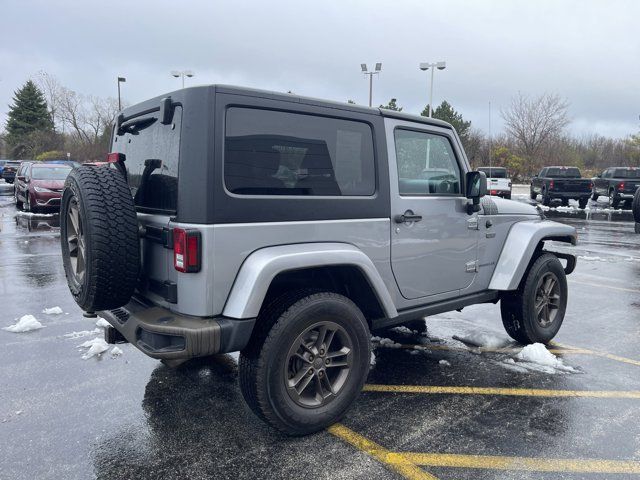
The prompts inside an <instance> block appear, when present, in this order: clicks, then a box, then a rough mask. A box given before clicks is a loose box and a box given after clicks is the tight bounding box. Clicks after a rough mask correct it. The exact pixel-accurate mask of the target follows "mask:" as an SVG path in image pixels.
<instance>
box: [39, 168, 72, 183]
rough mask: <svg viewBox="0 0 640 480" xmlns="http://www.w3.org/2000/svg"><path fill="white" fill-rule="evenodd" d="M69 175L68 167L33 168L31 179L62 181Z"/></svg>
mask: <svg viewBox="0 0 640 480" xmlns="http://www.w3.org/2000/svg"><path fill="white" fill-rule="evenodd" d="M69 173H71V169H70V168H69V167H33V168H32V169H31V178H32V179H34V180H64V179H65V178H67V175H69Z"/></svg>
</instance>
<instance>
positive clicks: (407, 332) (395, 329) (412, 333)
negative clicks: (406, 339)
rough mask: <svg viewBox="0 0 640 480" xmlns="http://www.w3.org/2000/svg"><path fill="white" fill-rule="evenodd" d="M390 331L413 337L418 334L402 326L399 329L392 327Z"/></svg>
mask: <svg viewBox="0 0 640 480" xmlns="http://www.w3.org/2000/svg"><path fill="white" fill-rule="evenodd" d="M391 330H393V331H394V332H398V333H404V334H406V335H415V334H417V333H418V332H417V331H416V330H411V329H410V328H407V327H405V326H404V325H400V326H399V327H393V328H392V329H391Z"/></svg>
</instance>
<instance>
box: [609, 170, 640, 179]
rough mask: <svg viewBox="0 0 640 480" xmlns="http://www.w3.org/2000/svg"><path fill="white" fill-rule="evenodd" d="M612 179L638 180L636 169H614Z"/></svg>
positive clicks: (639, 171)
mask: <svg viewBox="0 0 640 480" xmlns="http://www.w3.org/2000/svg"><path fill="white" fill-rule="evenodd" d="M613 178H640V169H638V168H616V170H615V172H614V174H613Z"/></svg>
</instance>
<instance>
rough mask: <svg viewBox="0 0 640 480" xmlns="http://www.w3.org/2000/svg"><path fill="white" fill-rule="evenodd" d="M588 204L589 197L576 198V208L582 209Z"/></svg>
mask: <svg viewBox="0 0 640 480" xmlns="http://www.w3.org/2000/svg"><path fill="white" fill-rule="evenodd" d="M588 204H589V199H588V198H581V199H579V200H578V208H579V209H580V210H584V209H585V208H587V205H588Z"/></svg>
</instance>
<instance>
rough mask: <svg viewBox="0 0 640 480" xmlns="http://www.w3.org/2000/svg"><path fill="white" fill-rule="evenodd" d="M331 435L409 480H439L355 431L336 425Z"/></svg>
mask: <svg viewBox="0 0 640 480" xmlns="http://www.w3.org/2000/svg"><path fill="white" fill-rule="evenodd" d="M328 431H329V433H331V434H332V435H335V436H336V437H338V438H340V439H341V440H343V441H345V442H347V443H349V444H350V445H352V446H354V447H355V448H357V449H358V450H360V451H361V452H364V453H366V454H367V455H369V456H371V457H373V458H375V459H376V460H378V461H379V462H380V463H382V464H384V465H385V466H387V467H389V468H390V469H391V470H393V471H395V472H396V473H398V474H400V475H402V476H403V477H404V478H407V479H409V480H438V479H437V477H434V476H433V475H431V474H429V473H427V472H425V471H424V470H422V469H421V468H420V467H418V466H416V465H415V464H414V463H412V462H411V461H410V460H408V459H407V458H405V457H404V456H403V455H398V454H394V453H393V452H390V451H389V450H387V449H386V448H384V447H382V446H380V445H378V444H377V443H375V442H372V441H371V440H369V439H367V438H365V437H363V436H362V435H359V434H357V433H356V432H354V431H353V430H350V429H349V428H347V427H345V426H344V425H342V424H340V423H336V424H334V425H332V426H331V427H329V428H328Z"/></svg>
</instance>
